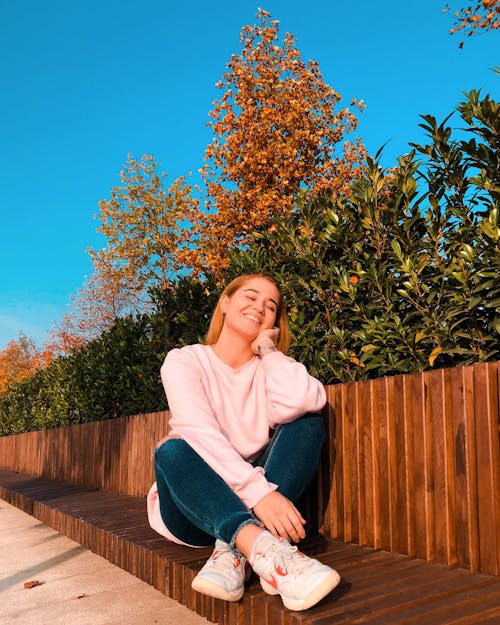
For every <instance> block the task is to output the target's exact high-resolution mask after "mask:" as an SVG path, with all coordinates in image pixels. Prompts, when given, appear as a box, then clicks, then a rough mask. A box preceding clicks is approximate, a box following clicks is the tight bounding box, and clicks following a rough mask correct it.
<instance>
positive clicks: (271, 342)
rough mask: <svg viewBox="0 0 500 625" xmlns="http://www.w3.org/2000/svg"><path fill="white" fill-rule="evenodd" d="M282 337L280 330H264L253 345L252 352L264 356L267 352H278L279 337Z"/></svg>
mask: <svg viewBox="0 0 500 625" xmlns="http://www.w3.org/2000/svg"><path fill="white" fill-rule="evenodd" d="M279 335H280V331H279V328H268V329H267V330H262V331H261V332H259V334H258V335H257V338H256V339H255V340H254V342H253V343H252V351H253V353H254V354H259V356H260V355H262V354H263V353H264V352H265V351H273V352H275V351H276V350H277V347H276V345H277V344H278V337H279ZM259 348H260V349H259Z"/></svg>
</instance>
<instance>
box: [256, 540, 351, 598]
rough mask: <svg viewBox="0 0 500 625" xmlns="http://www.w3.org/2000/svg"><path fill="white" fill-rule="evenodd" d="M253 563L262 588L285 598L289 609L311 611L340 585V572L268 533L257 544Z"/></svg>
mask: <svg viewBox="0 0 500 625" xmlns="http://www.w3.org/2000/svg"><path fill="white" fill-rule="evenodd" d="M249 562H250V565H251V566H252V568H253V570H254V571H255V572H256V573H257V575H259V576H260V584H261V586H262V589H263V590H264V591H265V592H267V593H268V594H270V595H278V594H279V595H281V599H282V600H283V604H284V605H285V607H287V608H288V609H289V610H307V608H310V607H311V606H313V605H315V604H316V603H318V601H320V600H321V599H323V597H325V596H326V595H327V594H328V593H329V592H331V591H332V590H333V589H334V588H335V586H337V584H338V583H339V582H340V575H339V574H338V573H337V571H335V570H334V569H332V568H330V567H329V566H326V565H325V564H322V563H321V562H319V561H318V560H315V559H314V558H309V557H308V556H306V555H304V554H303V553H301V552H300V551H299V550H298V549H297V547H294V546H292V545H290V543H288V542H286V540H283V539H278V538H275V537H274V536H273V535H272V534H270V533H269V532H267V531H264V532H263V533H262V534H261V535H260V536H259V538H258V539H257V541H256V542H255V545H254V547H253V550H252V556H251V558H250V559H249Z"/></svg>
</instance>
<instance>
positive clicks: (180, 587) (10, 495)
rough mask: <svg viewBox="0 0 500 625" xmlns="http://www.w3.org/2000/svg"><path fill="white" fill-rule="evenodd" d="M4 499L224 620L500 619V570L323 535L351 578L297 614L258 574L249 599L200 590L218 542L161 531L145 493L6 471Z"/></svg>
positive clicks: (446, 623)
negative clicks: (183, 539)
mask: <svg viewBox="0 0 500 625" xmlns="http://www.w3.org/2000/svg"><path fill="white" fill-rule="evenodd" d="M0 497H1V498H2V499H4V500H6V501H8V502H10V503H13V504H14V505H18V506H19V507H20V508H21V509H23V510H25V511H26V512H28V513H30V514H33V516H35V517H36V518H37V519H39V520H40V521H41V522H43V523H45V524H47V525H50V526H51V527H53V528H54V529H56V530H57V531H59V532H61V533H63V534H65V535H66V536H68V537H69V538H71V539H73V540H76V541H77V542H79V543H80V544H81V545H83V546H84V547H86V548H89V549H91V550H92V551H93V552H94V553H97V554H99V555H101V556H103V557H105V558H107V559H108V560H109V561H111V562H113V563H115V564H117V565H118V566H120V567H122V568H123V569H125V570H127V571H129V572H130V573H132V574H134V575H136V576H137V577H139V578H140V579H142V580H144V581H146V582H147V583H149V584H151V585H152V586H154V587H155V588H157V589H158V590H160V591H161V592H163V593H165V594H167V595H169V596H170V597H172V598H174V599H176V600H177V601H179V602H180V603H182V604H184V605H185V606H187V607H188V608H189V609H191V610H193V611H194V612H196V613H197V614H199V615H200V616H204V617H206V618H207V619H208V620H209V621H212V622H214V623H218V624H219V625H280V624H281V625H331V624H332V623H335V624H336V625H353V624H357V623H359V624H366V625H368V624H369V625H409V624H410V625H411V624H412V623H415V624H416V623H419V624H420V623H425V625H473V624H474V625H475V624H476V623H487V624H488V625H489V624H491V625H492V624H493V623H498V622H499V619H500V580H499V579H498V577H494V576H488V575H483V574H475V575H473V574H471V573H470V572H469V571H466V570H463V569H459V568H449V567H447V566H444V565H441V564H435V563H431V562H428V561H426V560H422V559H416V558H410V557H408V556H403V555H400V554H393V553H390V552H389V551H382V550H376V549H372V548H370V547H363V546H360V545H355V544H347V543H344V542H341V541H338V540H326V539H325V538H324V537H321V536H313V537H310V538H309V539H308V540H307V541H304V543H303V544H301V549H302V550H303V551H305V552H306V553H308V554H310V555H311V556H314V557H318V558H319V559H321V561H323V562H324V563H325V564H328V565H330V566H332V567H334V568H336V569H337V570H338V571H339V572H340V574H341V576H342V581H341V583H340V585H339V586H338V587H337V588H336V589H335V590H334V591H333V592H332V593H330V594H329V595H328V596H327V597H325V598H324V599H323V600H322V601H321V602H320V603H318V604H317V605H316V606H314V607H313V608H311V609H309V610H305V611H303V612H290V611H289V610H286V609H285V608H284V607H283V604H282V602H281V600H280V599H279V598H278V597H271V596H269V595H267V594H265V593H264V591H263V590H262V589H261V587H260V584H259V582H258V580H257V579H256V578H254V579H253V580H251V582H250V584H249V585H248V587H247V589H246V592H245V594H244V596H243V599H242V600H241V601H238V602H236V603H226V602H224V601H221V600H218V599H212V598H211V597H207V596H205V595H201V594H199V593H197V592H195V591H193V590H192V589H191V582H192V580H193V578H194V576H195V575H196V573H197V571H198V570H199V569H200V568H201V566H202V565H203V563H204V562H205V560H206V558H207V557H208V555H209V553H210V551H211V549H210V548H207V549H205V548H204V549H192V548H189V547H183V546H181V545H175V544H173V543H169V542H167V541H166V540H164V539H163V538H161V537H160V536H158V535H157V534H156V533H155V532H153V530H151V529H150V527H149V526H148V523H147V520H146V511H145V502H144V498H143V497H133V496H130V495H124V494H121V493H115V492H112V491H105V490H95V489H92V490H90V489H88V488H84V487H82V486H77V485H75V484H69V483H65V482H60V481H59V482H57V481H54V480H48V479H46V478H43V477H33V476H29V475H23V474H20V473H14V472H12V471H7V470H0ZM495 619H497V620H495Z"/></svg>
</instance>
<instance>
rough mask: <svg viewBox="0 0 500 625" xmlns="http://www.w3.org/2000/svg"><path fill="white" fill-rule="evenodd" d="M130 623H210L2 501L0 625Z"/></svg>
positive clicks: (0, 513) (135, 624)
mask: <svg viewBox="0 0 500 625" xmlns="http://www.w3.org/2000/svg"><path fill="white" fill-rule="evenodd" d="M33 581H37V582H38V584H37V585H34V586H33V587H32V588H25V583H27V582H33ZM132 624H134V625H209V621H207V620H206V619H205V618H202V617H200V616H199V615H197V614H195V613H193V612H191V611H190V610H188V609H187V608H185V607H184V606H182V605H180V604H179V603H177V602H176V601H174V600H173V599H170V598H169V597H166V596H165V595H163V594H162V593H160V592H158V591H157V590H155V589H154V588H153V587H152V586H149V584H146V583H145V582H142V581H141V580H139V579H138V578H137V577H135V576H133V575H131V574H130V573H127V572H126V571H124V570H122V569H120V568H119V567H117V566H114V565H113V564H111V563H110V562H108V561H107V560H105V559H104V558H101V557H100V556H98V555H96V554H94V553H92V552H90V551H89V550H88V549H84V548H83V547H81V546H80V545H79V544H78V543H76V542H74V541H72V540H70V539H69V538H67V537H66V536H62V535H61V534H59V533H58V532H56V531H55V530H53V529H52V528H50V527H47V526H46V525H44V524H43V523H40V521H38V520H37V519H35V518H34V517H32V516H30V515H28V514H25V513H24V512H22V511H21V510H19V509H18V508H16V507H15V506H12V505H10V504H9V503H7V502H6V501H4V500H2V499H0V625H132Z"/></svg>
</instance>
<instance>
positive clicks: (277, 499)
mask: <svg viewBox="0 0 500 625" xmlns="http://www.w3.org/2000/svg"><path fill="white" fill-rule="evenodd" d="M253 512H254V514H255V516H256V517H257V518H258V519H259V521H262V523H264V525H265V527H266V529H267V530H268V531H269V532H271V534H273V536H276V538H279V537H281V538H284V539H285V540H287V541H288V542H291V543H297V542H299V540H301V539H302V538H305V537H306V532H305V529H304V525H305V523H306V520H305V519H304V518H303V517H302V515H301V514H300V512H299V511H298V510H297V508H296V507H295V506H294V504H293V503H292V502H291V501H290V500H289V499H287V498H286V497H284V496H283V495H281V494H280V493H278V491H273V492H272V493H268V494H267V495H266V496H265V497H263V498H262V499H261V500H260V501H259V502H258V503H257V504H255V506H254V508H253Z"/></svg>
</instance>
